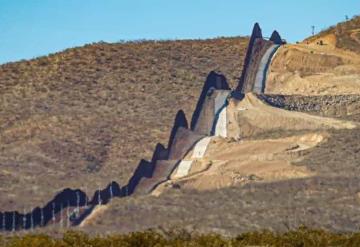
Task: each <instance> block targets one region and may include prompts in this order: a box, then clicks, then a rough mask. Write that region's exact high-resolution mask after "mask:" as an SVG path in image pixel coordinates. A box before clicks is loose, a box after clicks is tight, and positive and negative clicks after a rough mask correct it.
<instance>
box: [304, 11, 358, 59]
mask: <svg viewBox="0 0 360 247" xmlns="http://www.w3.org/2000/svg"><path fill="white" fill-rule="evenodd" d="M331 36H333V38H335V40H334V41H335V42H336V47H338V48H342V49H347V50H351V51H354V52H357V53H360V16H355V17H354V18H352V19H351V20H349V21H346V22H340V23H338V24H337V25H335V26H332V27H330V28H328V29H326V30H324V31H321V32H320V33H319V34H317V35H315V36H313V37H310V38H307V39H306V40H305V42H312V41H314V40H321V39H322V38H325V40H326V39H328V38H329V37H331ZM323 42H324V43H325V44H326V42H327V41H323Z"/></svg>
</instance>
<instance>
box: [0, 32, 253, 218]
mask: <svg viewBox="0 0 360 247" xmlns="http://www.w3.org/2000/svg"><path fill="white" fill-rule="evenodd" d="M246 45H247V39H246V38H239V37H236V38H218V39H212V40H185V41H161V42H156V41H144V42H128V43H117V44H107V43H97V44H92V45H86V46H84V47H78V48H72V49H68V50H65V51H63V52H59V53H56V54H51V55H49V56H45V57H40V58H37V59H33V60H30V61H20V62H16V63H8V64H4V65H1V66H0V105H1V108H0V179H1V181H2V183H1V184H0V190H1V194H0V201H1V210H19V211H21V212H22V211H23V210H24V207H25V209H26V210H27V211H29V210H30V209H31V208H33V207H35V206H42V205H44V204H45V203H46V202H47V201H48V200H50V199H51V198H53V196H54V195H55V193H57V192H59V191H61V190H62V189H63V188H66V187H69V188H80V189H82V190H84V191H87V193H88V194H90V195H92V193H94V191H95V190H97V189H99V188H103V187H105V186H106V185H107V184H108V183H109V182H111V181H117V182H119V183H120V185H124V184H125V183H126V182H127V180H128V179H129V177H130V176H131V174H132V173H133V171H134V169H135V168H136V166H137V164H138V162H139V161H140V159H142V158H144V159H150V158H151V155H152V152H153V150H154V147H155V145H156V143H157V142H161V143H163V144H167V139H168V137H169V132H170V128H171V127H172V124H173V121H174V117H175V115H176V112H177V111H178V110H180V109H183V110H184V111H185V112H186V113H187V116H188V117H190V116H191V113H192V111H193V109H194V106H195V104H196V101H197V98H198V96H199V94H200V91H201V88H202V86H203V83H204V81H205V79H206V76H207V74H208V73H209V72H210V71H211V70H219V71H222V72H223V73H224V74H225V75H226V77H227V78H228V80H229V83H231V84H233V85H234V84H235V83H236V81H237V77H238V76H239V75H240V73H241V68H242V62H243V54H244V53H245V52H244V51H245V49H246ZM39 174H41V179H39ZM30 198H31V200H29V199H30Z"/></svg>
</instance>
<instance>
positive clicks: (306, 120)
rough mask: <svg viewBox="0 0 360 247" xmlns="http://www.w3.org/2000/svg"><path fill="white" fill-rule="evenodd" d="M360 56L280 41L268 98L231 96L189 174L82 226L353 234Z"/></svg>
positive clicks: (112, 206)
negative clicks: (225, 125) (223, 130)
mask: <svg viewBox="0 0 360 247" xmlns="http://www.w3.org/2000/svg"><path fill="white" fill-rule="evenodd" d="M349 23H356V21H354V20H352V21H350V22H349ZM347 25H349V26H350V24H347ZM351 25H352V24H351ZM352 27H354V26H352ZM354 28H356V26H355V27H354ZM358 28H360V26H359V27H358ZM317 37H318V38H323V36H317ZM339 37H340V36H339ZM314 39H315V38H314ZM310 40H311V38H310ZM324 43H325V44H324ZM359 58H360V57H359V55H358V54H357V51H356V50H354V49H350V46H349V47H340V46H338V45H336V44H335V43H332V44H327V43H326V42H323V44H320V43H319V41H317V42H316V41H315V42H306V41H305V42H303V43H300V44H287V45H283V46H281V47H280V48H279V49H278V50H277V52H276V53H275V55H274V57H273V59H272V61H271V64H270V67H269V70H268V75H267V76H268V77H267V81H266V87H265V94H258V95H255V94H252V93H248V94H246V95H244V98H242V99H240V100H239V99H236V98H231V99H230V100H229V105H228V107H227V114H228V117H229V118H230V120H229V121H230V123H229V126H230V127H229V130H228V131H229V133H230V134H229V136H228V137H227V138H220V137H214V138H212V139H211V141H210V142H209V146H208V149H207V151H206V153H205V155H204V157H203V158H194V155H193V154H194V152H195V151H194V150H192V151H191V152H189V153H188V154H187V156H186V157H185V158H184V159H186V160H192V162H193V163H192V167H191V168H190V170H189V173H188V174H187V175H185V176H182V177H178V176H176V174H177V171H175V172H174V173H173V176H172V177H171V179H170V180H169V181H167V182H166V183H164V184H162V185H161V186H159V187H158V188H157V189H156V190H155V191H154V193H153V195H152V196H135V197H126V198H120V199H114V200H113V201H112V202H111V203H109V204H108V205H106V206H100V207H98V208H97V210H95V212H94V214H93V217H89V219H88V220H86V221H85V222H84V224H83V225H82V229H84V230H86V231H89V232H93V233H94V232H119V231H120V232H132V231H138V230H145V229H148V228H155V229H157V230H158V231H161V232H166V231H167V230H169V229H174V228H175V230H176V229H177V228H181V229H186V230H188V231H190V232H193V231H196V232H216V233H220V234H224V235H229V234H230V235H236V234H238V233H239V232H247V231H259V230H263V229H268V230H274V231H288V230H289V229H296V228H297V227H299V226H301V225H306V226H309V227H315V228H317V227H319V228H326V229H329V230H332V231H356V230H357V229H358V227H359V225H360V220H359V218H358V216H357V215H358V213H357V212H358V210H359V208H360V200H359V191H360V187H359V179H358V177H357V175H356V174H358V173H359V166H358V162H357V161H358V160H359V158H360V156H359V149H358V144H357V143H358V137H359V133H360V132H359V110H358V109H359V104H360V103H359V99H360V98H359V94H360V91H359V88H360V87H359V78H360V66H359V65H360V63H359V61H360V59H359ZM233 125H235V127H231V126H233ZM114 216H116V217H114Z"/></svg>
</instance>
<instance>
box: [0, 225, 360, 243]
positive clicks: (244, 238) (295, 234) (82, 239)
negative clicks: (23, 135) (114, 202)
mask: <svg viewBox="0 0 360 247" xmlns="http://www.w3.org/2000/svg"><path fill="white" fill-rule="evenodd" d="M359 244H360V234H359V233H354V234H344V233H342V234H341V233H331V232H326V231H323V230H311V229H307V228H299V229H298V230H296V231H290V232H286V233H282V234H278V233H273V232H269V231H263V232H250V233H243V234H241V235H238V236H237V237H234V238H225V237H223V236H220V235H215V234H207V235H194V236H192V235H190V234H188V233H187V232H180V233H176V234H170V235H167V236H164V235H161V234H159V233H156V232H152V231H147V232H136V233H130V234H127V235H109V236H105V237H101V236H88V235H86V234H84V233H81V232H73V231H69V232H66V233H65V234H64V236H63V237H62V238H51V237H49V236H47V235H25V236H12V237H3V238H0V246H4V247H5V246H9V247H10V246H11V247H22V246H32V247H43V246H46V247H52V246H53V247H60V246H61V247H67V246H69V247H70V246H79V247H80V246H84V247H85V246H97V247H101V246H104V247H105V246H106V247H108V246H124V247H125V246H129V247H130V246H131V247H132V246H139V247H140V246H144V247H145V246H146V247H152V246H157V247H161V246H169V247H170V246H194V247H195V246H206V247H208V246H214V247H215V246H216V247H218V246H224V247H225V246H229V247H230V246H359Z"/></svg>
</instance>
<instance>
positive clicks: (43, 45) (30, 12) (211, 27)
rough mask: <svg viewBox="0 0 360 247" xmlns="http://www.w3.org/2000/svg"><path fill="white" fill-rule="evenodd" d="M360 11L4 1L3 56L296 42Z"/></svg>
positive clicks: (337, 1)
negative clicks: (255, 36)
mask: <svg viewBox="0 0 360 247" xmlns="http://www.w3.org/2000/svg"><path fill="white" fill-rule="evenodd" d="M356 14H360V1H359V0H301V1H297V0H252V1H243V0H222V1H221V0H181V1H172V0H0V63H5V62H10V61H16V60H20V59H30V58H34V57H37V56H41V55H47V54H49V53H53V52H56V51H61V50H63V49H66V48H69V47H74V46H81V45H84V44H86V43H92V42H97V41H101V40H103V41H106V42H116V41H119V40H133V39H143V38H145V39H187V38H211V37H218V36H238V35H249V34H250V32H251V28H252V26H253V23H254V22H259V23H260V25H261V27H262V29H263V33H264V35H267V36H269V35H270V33H271V31H272V30H273V29H277V30H278V31H279V32H280V34H282V36H283V37H284V38H285V39H287V40H288V41H290V42H295V41H297V40H302V39H304V38H305V37H307V36H309V35H310V34H311V26H312V25H315V26H316V30H317V31H319V30H320V29H322V28H325V27H327V26H330V25H333V24H335V23H337V22H339V21H343V20H344V19H345V15H348V16H349V17H352V16H353V15H356Z"/></svg>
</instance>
